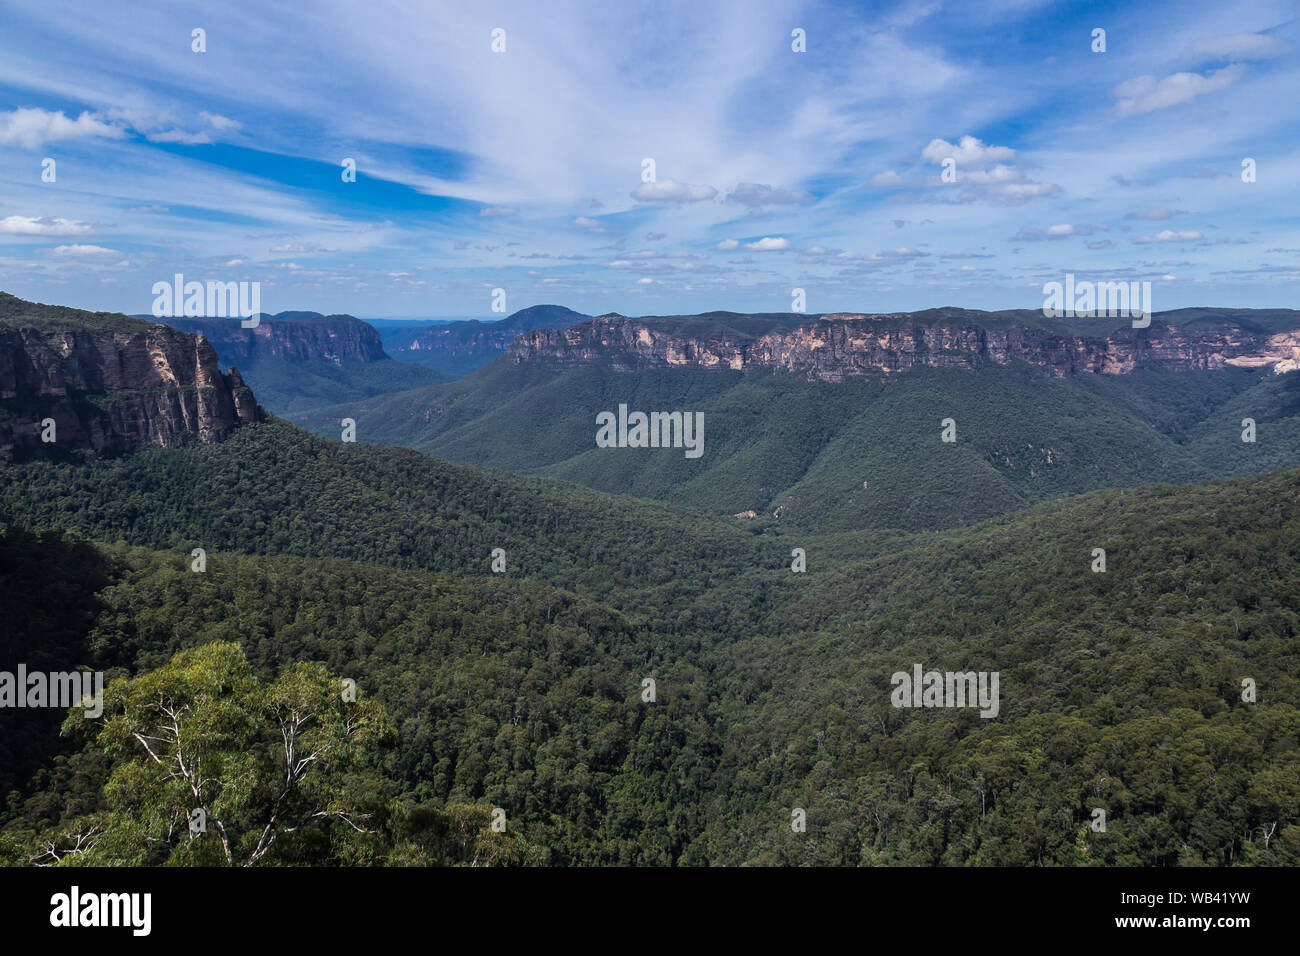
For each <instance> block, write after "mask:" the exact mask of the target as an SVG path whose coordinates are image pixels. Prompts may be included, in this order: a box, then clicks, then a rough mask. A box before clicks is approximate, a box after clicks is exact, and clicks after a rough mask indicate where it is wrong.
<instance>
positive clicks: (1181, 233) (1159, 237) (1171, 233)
mask: <svg viewBox="0 0 1300 956" xmlns="http://www.w3.org/2000/svg"><path fill="white" fill-rule="evenodd" d="M1200 238H1201V234H1200V233H1199V232H1197V231H1196V230H1195V229H1181V230H1178V231H1175V230H1173V229H1162V230H1160V231H1159V232H1157V233H1156V234H1155V235H1154V236H1137V237H1136V238H1134V240H1133V241H1134V242H1135V243H1137V244H1139V245H1146V244H1147V243H1152V242H1191V241H1192V240H1195V239H1200Z"/></svg>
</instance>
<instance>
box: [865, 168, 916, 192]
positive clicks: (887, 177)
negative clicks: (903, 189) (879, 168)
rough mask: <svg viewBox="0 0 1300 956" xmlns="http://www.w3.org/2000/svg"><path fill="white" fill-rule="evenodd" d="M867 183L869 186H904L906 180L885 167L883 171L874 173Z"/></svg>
mask: <svg viewBox="0 0 1300 956" xmlns="http://www.w3.org/2000/svg"><path fill="white" fill-rule="evenodd" d="M867 184H868V185H869V186H877V187H881V188H886V189H887V188H889V187H890V186H905V185H907V180H906V179H904V178H903V177H902V176H900V175H898V173H896V172H894V171H893V170H892V169H887V170H885V171H884V172H883V173H876V175H874V176H872V177H871V178H870V179H868V180H867Z"/></svg>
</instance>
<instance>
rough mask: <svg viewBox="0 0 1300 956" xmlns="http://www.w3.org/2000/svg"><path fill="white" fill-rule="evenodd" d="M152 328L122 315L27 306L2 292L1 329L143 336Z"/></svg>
mask: <svg viewBox="0 0 1300 956" xmlns="http://www.w3.org/2000/svg"><path fill="white" fill-rule="evenodd" d="M151 324H152V323H149V322H144V321H142V320H140V319H133V318H130V317H129V316H125V315H122V314H121V313H120V312H87V311H85V310H84V309H70V308H68V307H66V306H62V305H45V304H44V303H41V302H28V301H26V300H25V299H20V298H18V297H17V296H12V295H10V294H9V293H7V292H0V329H4V328H13V329H36V330H38V331H42V332H69V331H85V332H99V333H109V334H113V333H124V334H134V333H136V332H143V331H144V330H145V329H147V328H149V326H150V325H151Z"/></svg>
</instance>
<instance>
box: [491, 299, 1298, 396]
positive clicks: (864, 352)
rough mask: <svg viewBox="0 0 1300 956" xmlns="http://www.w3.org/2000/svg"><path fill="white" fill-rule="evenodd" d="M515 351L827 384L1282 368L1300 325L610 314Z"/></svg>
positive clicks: (1292, 356) (524, 357)
mask: <svg viewBox="0 0 1300 956" xmlns="http://www.w3.org/2000/svg"><path fill="white" fill-rule="evenodd" d="M510 355H511V357H512V359H513V361H514V362H516V363H520V362H531V361H545V362H552V363H558V364H577V363H583V362H590V361H604V362H608V363H610V364H611V365H612V366H613V367H614V368H619V369H629V370H630V369H634V368H646V367H654V366H664V367H683V366H688V367H697V368H723V369H732V370H734V371H740V372H747V371H754V370H759V369H780V370H783V371H787V372H793V373H796V374H799V375H803V376H805V377H807V378H809V379H817V380H821V381H828V382H838V381H842V380H843V379H844V378H846V377H850V376H856V375H870V374H892V373H895V372H903V371H907V370H908V369H910V368H914V367H917V366H944V367H958V368H975V367H978V366H979V365H980V364H984V363H993V364H997V365H1008V364H1010V363H1011V362H1014V361H1022V362H1028V363H1029V364H1031V365H1038V366H1041V367H1043V368H1046V369H1049V370H1050V371H1051V373H1052V374H1053V375H1056V376H1061V377H1063V376H1067V375H1075V374H1077V373H1079V372H1098V373H1101V374H1105V375H1122V374H1125V373H1128V372H1133V371H1135V370H1137V369H1139V368H1152V367H1157V368H1168V369H1173V370H1176V371H1188V370H1193V369H1214V368H1222V367H1223V366H1225V365H1235V366H1240V367H1245V368H1258V367H1266V366H1268V367H1272V368H1273V370H1274V371H1276V372H1285V371H1291V370H1293V369H1295V368H1300V331H1297V332H1288V333H1279V334H1273V335H1267V334H1261V333H1252V332H1247V331H1245V330H1243V329H1241V328H1237V327H1225V328H1220V329H1213V330H1207V329H1195V330H1190V329H1182V328H1178V327H1175V326H1170V325H1166V324H1164V323H1162V322H1161V321H1159V320H1158V319H1153V320H1152V322H1151V325H1150V327H1149V328H1145V329H1134V328H1131V327H1123V328H1119V329H1117V330H1116V331H1113V332H1111V333H1110V334H1109V335H1106V336H1104V337H1103V336H1084V335H1069V334H1061V333H1057V332H1050V331H1045V330H1039V329H1033V328H997V329H994V328H984V327H981V326H978V325H973V324H969V323H966V322H944V321H939V322H932V323H916V322H908V321H907V320H906V317H905V316H901V315H897V314H895V315H887V316H868V315H860V314H840V315H832V316H824V317H822V318H821V319H819V320H817V321H813V322H810V323H808V324H805V325H801V326H798V327H797V328H793V329H789V330H781V331H774V332H770V333H768V334H766V335H761V336H757V337H748V336H742V335H738V334H735V333H732V332H728V331H719V332H716V333H714V332H708V333H704V334H691V335H681V334H677V333H674V332H672V331H670V330H667V329H664V328H663V327H660V326H655V325H651V324H647V323H645V322H643V321H641V320H637V319H629V318H625V317H623V316H614V315H611V316H601V317H599V318H596V319H593V320H592V321H590V322H584V323H582V324H581V325H575V326H571V327H569V328H567V329H559V330H556V329H538V330H536V331H533V332H527V333H524V334H522V335H520V336H519V337H518V338H517V339H516V340H515V342H514V344H513V345H512V346H511V347H510Z"/></svg>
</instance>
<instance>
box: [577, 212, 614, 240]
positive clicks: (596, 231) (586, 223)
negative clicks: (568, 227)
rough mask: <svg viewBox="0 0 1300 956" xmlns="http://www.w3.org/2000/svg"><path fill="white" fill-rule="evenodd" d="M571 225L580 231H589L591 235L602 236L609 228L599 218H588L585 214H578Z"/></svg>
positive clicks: (607, 232) (606, 233)
mask: <svg viewBox="0 0 1300 956" xmlns="http://www.w3.org/2000/svg"><path fill="white" fill-rule="evenodd" d="M573 227H574V228H575V229H579V230H581V231H582V232H589V233H591V234H592V235H593V236H604V235H608V234H609V228H608V227H607V226H606V225H605V224H604V223H603V222H601V221H600V220H599V219H590V218H588V217H587V216H579V217H578V218H577V219H575V220H573Z"/></svg>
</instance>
